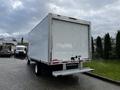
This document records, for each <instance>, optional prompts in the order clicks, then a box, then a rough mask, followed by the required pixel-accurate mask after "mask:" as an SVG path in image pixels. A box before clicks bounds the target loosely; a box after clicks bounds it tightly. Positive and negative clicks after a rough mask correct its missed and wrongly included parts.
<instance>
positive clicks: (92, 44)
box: [91, 37, 95, 56]
mask: <svg viewBox="0 0 120 90" xmlns="http://www.w3.org/2000/svg"><path fill="white" fill-rule="evenodd" d="M91 48H92V56H94V52H95V50H94V42H93V37H91Z"/></svg>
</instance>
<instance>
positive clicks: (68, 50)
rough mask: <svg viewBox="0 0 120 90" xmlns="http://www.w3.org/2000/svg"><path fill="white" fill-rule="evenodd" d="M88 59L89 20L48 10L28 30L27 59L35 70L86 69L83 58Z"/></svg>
mask: <svg viewBox="0 0 120 90" xmlns="http://www.w3.org/2000/svg"><path fill="white" fill-rule="evenodd" d="M90 59H91V34H90V22H89V21H84V20H80V19H76V18H72V17H66V16H61V15H57V14H52V13H49V14H48V15H47V16H46V17H45V18H44V19H43V20H42V21H41V22H40V23H39V24H38V25H37V26H36V27H34V28H33V30H32V31H31V32H30V33H29V47H28V59H27V63H28V64H30V61H34V62H36V65H35V73H36V74H40V73H41V72H48V73H51V74H52V75H53V76H55V77H57V76H64V75H71V74H75V73H80V72H88V71H91V70H92V69H90V68H84V67H83V65H82V64H83V62H85V61H88V60H90Z"/></svg>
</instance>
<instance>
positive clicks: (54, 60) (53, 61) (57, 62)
mask: <svg viewBox="0 0 120 90" xmlns="http://www.w3.org/2000/svg"><path fill="white" fill-rule="evenodd" d="M59 63H60V60H58V59H53V60H52V64H59Z"/></svg>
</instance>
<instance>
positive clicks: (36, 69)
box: [35, 65, 38, 74]
mask: <svg viewBox="0 0 120 90" xmlns="http://www.w3.org/2000/svg"><path fill="white" fill-rule="evenodd" d="M35 73H36V74H37V73H38V66H37V65H35Z"/></svg>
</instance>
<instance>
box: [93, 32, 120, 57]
mask: <svg viewBox="0 0 120 90" xmlns="http://www.w3.org/2000/svg"><path fill="white" fill-rule="evenodd" d="M91 40H92V41H91V44H92V45H91V46H92V58H97V59H120V31H118V32H117V34H116V38H115V39H113V38H111V37H110V35H109V33H107V34H105V36H104V37H103V38H101V37H100V36H98V37H97V38H96V39H94V38H93V37H92V38H91Z"/></svg>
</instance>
